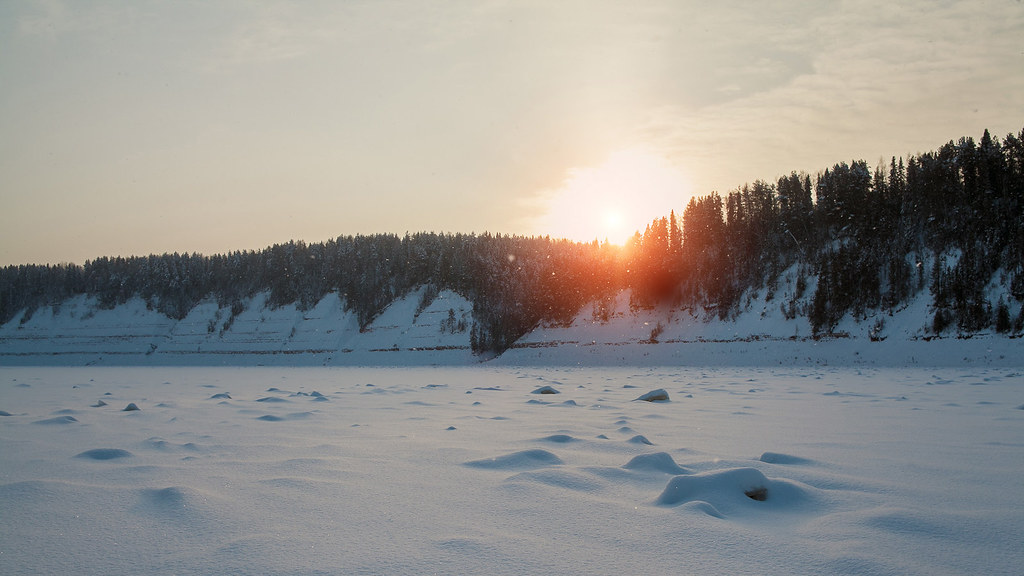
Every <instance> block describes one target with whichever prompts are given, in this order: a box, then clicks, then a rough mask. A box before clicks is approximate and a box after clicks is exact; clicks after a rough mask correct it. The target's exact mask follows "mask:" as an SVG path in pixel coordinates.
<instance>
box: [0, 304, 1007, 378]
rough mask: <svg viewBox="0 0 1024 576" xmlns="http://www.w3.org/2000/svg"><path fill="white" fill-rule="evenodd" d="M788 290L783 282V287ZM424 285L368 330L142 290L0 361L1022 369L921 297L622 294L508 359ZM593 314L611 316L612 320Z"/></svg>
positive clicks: (50, 329) (94, 307)
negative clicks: (176, 312)
mask: <svg viewBox="0 0 1024 576" xmlns="http://www.w3.org/2000/svg"><path fill="white" fill-rule="evenodd" d="M791 288H792V287H791V286H788V285H786V284H783V286H782V288H781V290H782V292H783V294H784V293H785V291H786V290H787V289H791ZM424 292H425V290H424V289H422V288H421V289H419V290H416V291H414V292H413V293H411V294H410V295H408V296H406V297H404V298H401V299H399V300H397V301H395V302H394V303H392V304H391V305H390V306H389V307H388V308H387V309H385V311H384V312H383V313H382V314H380V315H379V316H378V317H377V318H376V319H375V320H374V321H373V322H372V323H371V324H370V325H369V326H367V327H366V328H364V329H360V328H359V325H358V322H357V321H356V319H355V317H354V315H353V314H352V313H351V312H346V311H345V310H344V306H342V304H341V299H340V298H339V297H338V296H337V295H336V294H330V295H328V296H326V297H324V298H323V299H322V300H321V301H320V302H319V303H317V304H316V305H315V306H313V307H312V308H310V309H309V310H305V311H302V310H299V309H298V308H296V306H295V305H293V304H292V305H287V306H282V307H278V308H273V307H271V306H269V305H268V304H267V295H266V294H260V295H257V296H256V297H254V298H252V299H250V300H248V301H247V303H246V305H245V306H244V308H243V309H242V310H240V311H239V312H238V313H237V314H235V315H232V310H231V309H230V308H224V307H219V306H218V305H217V304H216V303H215V302H212V301H208V302H204V303H202V304H200V305H198V306H196V307H195V308H194V309H193V310H191V311H190V312H189V313H188V314H187V315H186V316H185V317H184V318H183V319H181V320H173V319H170V318H168V317H167V316H165V315H163V314H161V313H159V312H156V311H154V310H149V309H147V308H146V305H145V303H144V302H142V301H141V300H139V299H133V300H130V301H128V302H126V303H124V304H121V305H118V306H116V307H114V308H113V309H106V310H105V309H100V308H99V306H98V303H97V302H96V301H95V300H90V299H89V298H86V297H82V296H80V297H76V298H73V299H71V300H69V301H67V302H65V303H63V304H62V305H61V306H59V307H54V308H47V309H45V310H40V311H38V312H37V313H36V314H34V315H33V316H32V317H31V318H30V319H28V320H27V321H26V322H24V323H22V322H21V319H20V318H14V319H12V320H11V321H10V322H8V323H7V324H5V325H3V326H2V327H0V364H2V365H38V364H44V365H72V366H73V365H79V366H81V365H186V366H191V365H196V366H210V365H229V366H252V365H274V366H365V365H389V366H427V365H447V366H468V365H475V364H479V363H481V362H484V363H490V364H495V365H570V366H571V365H592V366H645V365H695V366H709V365H749V366H771V365H787V366H788V365H804V366H808V365H810V366H814V365H833V366H856V365H875V366H915V365H920V366H970V365H976V366H1019V365H1021V364H1024V339H1021V338H1016V337H1008V336H1002V335H998V334H994V333H988V332H986V333H978V334H973V335H971V337H969V338H967V337H956V336H950V337H945V338H934V337H932V336H930V335H929V330H930V328H929V326H930V318H931V315H932V314H931V311H930V310H929V305H928V303H927V298H926V297H920V298H917V299H916V300H914V301H913V302H911V303H909V304H908V305H907V306H906V307H904V308H903V309H902V310H900V311H898V312H896V313H894V314H892V315H891V316H890V315H889V314H888V313H884V314H878V315H876V316H873V317H869V318H865V319H862V320H860V321H857V320H855V319H853V318H847V319H846V320H845V321H844V322H842V323H841V324H840V326H839V328H840V330H838V331H837V332H836V333H835V334H833V335H832V336H830V337H827V338H822V337H817V338H815V337H813V336H812V329H811V326H810V324H809V322H808V320H807V319H806V318H786V315H785V314H784V313H783V310H782V306H781V305H780V304H779V302H778V300H779V299H778V298H773V299H772V300H766V293H765V292H764V291H761V292H760V293H758V294H751V295H750V298H749V302H748V304H747V309H746V311H745V312H743V313H741V314H739V315H738V316H737V317H736V318H734V319H731V320H722V319H720V318H719V317H718V316H717V315H716V314H714V313H713V312H714V311H711V312H712V313H710V314H709V313H708V312H703V313H698V312H695V311H693V310H683V309H678V308H672V307H668V306H665V307H658V308H648V309H641V308H637V307H635V306H633V305H631V295H630V293H629V292H628V291H623V292H621V293H619V294H618V295H617V297H616V298H615V299H614V301H613V302H612V303H611V307H610V308H606V306H607V303H603V302H597V301H595V302H591V303H590V304H588V305H587V306H584V307H583V309H582V310H581V311H580V312H579V313H578V314H577V316H576V317H575V318H573V319H572V320H571V321H569V322H561V323H557V324H545V325H542V326H538V327H537V328H535V329H534V330H531V331H530V332H529V333H527V334H526V335H524V336H523V337H522V338H520V339H518V340H517V341H516V342H514V343H513V344H512V345H511V346H510V347H509V349H508V350H506V351H505V352H504V353H503V354H501V355H500V356H497V357H495V356H493V355H476V354H473V352H472V350H471V347H470V334H469V330H468V328H467V325H468V324H469V323H471V322H472V305H471V304H470V303H469V301H467V300H466V299H465V298H462V297H460V296H458V295H457V294H454V293H452V292H448V291H444V292H441V293H439V294H437V295H436V297H435V298H434V299H433V300H431V301H429V302H424V299H423V295H424ZM598 312H607V313H608V314H607V316H608V317H607V319H604V318H599V317H598V316H599V314H598Z"/></svg>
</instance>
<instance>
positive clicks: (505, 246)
mask: <svg viewBox="0 0 1024 576" xmlns="http://www.w3.org/2000/svg"><path fill="white" fill-rule="evenodd" d="M787 270H795V271H796V274H797V276H798V278H797V279H796V291H795V292H794V293H791V294H789V295H788V296H787V297H786V298H783V297H781V295H780V297H779V298H778V300H777V301H778V304H779V306H780V307H781V308H782V310H783V311H784V312H785V313H786V315H787V316H788V317H790V318H795V317H797V316H806V317H807V318H808V319H809V320H810V323H811V326H812V328H813V330H814V332H815V334H816V335H827V334H830V333H832V331H833V329H834V328H835V326H836V325H837V324H838V322H839V320H840V319H841V318H843V317H844V316H845V315H847V314H852V315H853V316H855V317H864V316H866V315H867V313H868V312H869V311H871V310H890V311H895V310H897V309H899V307H901V306H903V305H905V304H906V303H907V302H908V301H909V300H910V298H911V297H913V296H916V295H917V294H919V293H920V292H921V291H923V290H929V291H930V295H931V299H932V304H933V310H934V318H933V322H932V326H931V329H932V330H933V332H934V333H936V334H942V333H943V332H946V331H948V330H952V329H954V327H955V329H956V330H958V331H959V332H960V333H975V332H977V331H980V330H985V329H995V330H997V331H999V332H1012V333H1015V334H1019V333H1021V332H1022V329H1024V316H1022V314H1021V312H1019V311H1018V312H1017V313H1016V314H1015V315H1011V313H1010V311H1011V309H1017V310H1020V309H1021V306H1020V303H1021V301H1024V130H1022V131H1021V133H1020V134H1019V135H1014V134H1009V135H1007V136H1006V137H1005V138H1004V139H1003V140H1002V141H1000V140H999V139H998V138H996V137H993V136H991V135H990V134H989V132H988V131H985V133H984V134H983V136H982V137H981V140H980V141H979V142H975V141H974V140H973V139H972V138H969V137H964V138H960V139H959V140H956V141H950V142H948V143H947V144H945V145H943V146H942V147H940V148H939V149H938V150H937V151H934V152H928V153H923V154H918V155H916V156H911V157H909V158H907V159H906V161H904V159H903V158H895V157H894V158H892V159H891V160H890V161H888V162H885V163H879V165H877V166H875V167H874V168H873V169H872V168H870V167H869V166H868V165H867V163H866V162H864V161H863V160H855V161H853V162H851V163H849V164H848V163H846V162H841V163H838V164H835V165H834V166H832V167H830V168H828V169H826V170H823V171H822V172H820V173H818V174H816V175H814V176H813V177H812V176H811V175H809V174H802V173H796V172H793V173H791V174H789V175H786V176H783V177H781V178H779V179H778V180H777V181H775V182H767V181H762V180H758V181H756V182H754V183H753V184H745V185H743V186H741V187H739V188H737V189H735V190H733V191H731V192H729V193H727V194H726V195H725V196H724V197H723V196H722V195H720V194H718V193H711V194H708V195H705V196H701V197H695V198H693V199H691V200H690V201H689V203H688V204H687V205H686V206H685V207H684V209H683V212H682V215H681V216H678V215H677V214H676V213H675V212H674V211H673V212H672V213H670V214H669V215H667V216H664V217H661V218H657V219H655V220H654V221H653V222H652V223H651V224H650V225H648V226H647V227H646V229H645V230H644V231H643V232H642V233H641V232H637V233H636V234H635V235H634V237H633V238H632V239H631V240H630V241H629V242H628V243H627V245H626V246H624V247H617V246H613V245H610V244H608V243H603V244H601V243H598V242H596V241H595V242H591V243H579V242H570V241H567V240H556V239H551V238H548V237H522V236H507V235H491V234H481V235H476V234H438V233H418V234H406V235H405V236H402V237H400V236H397V235H394V234H377V235H365V236H364V235H359V236H341V237H338V238H336V239H333V240H329V241H326V242H321V243H312V244H306V243H304V242H300V241H293V242H288V243H285V244H276V245H274V246H270V247H268V248H265V249H263V250H256V251H239V252H232V253H229V254H219V255H207V256H204V255H199V254H177V253H176V254H163V255H150V256H137V257H128V258H124V257H116V258H108V257H103V258H97V259H95V260H91V261H87V262H86V263H85V264H83V265H75V264H60V265H32V264H26V265H19V266H7V267H4V268H2V269H0V323H7V322H9V321H11V320H12V319H13V318H14V317H15V316H16V315H17V314H19V313H21V312H22V311H24V314H23V315H22V321H23V322H24V321H27V320H28V319H29V318H30V317H31V315H32V314H33V313H34V312H35V311H36V310H38V309H39V308H40V307H43V306H60V304H61V303H62V302H64V301H65V300H67V299H68V298H71V297H73V296H76V295H87V296H90V297H94V298H95V299H96V301H97V302H98V305H99V306H100V307H102V308H112V307H114V306H116V305H118V304H121V303H124V302H126V301H127V300H129V299H131V298H136V297H137V298H141V299H143V300H144V301H145V302H146V303H147V305H148V306H150V307H151V308H153V309H155V310H158V311H160V312H161V313H163V314H166V315H167V316H169V317H171V318H176V319H181V318H184V317H185V315H187V314H188V312H189V311H190V310H191V309H192V308H193V307H195V306H196V305H197V304H198V303H200V302H201V301H204V300H206V299H214V300H216V301H217V302H218V303H219V304H220V305H221V306H223V307H229V308H231V310H232V313H233V314H235V315H237V314H238V313H239V312H241V310H243V309H244V302H245V300H246V299H247V298H251V297H253V296H255V295H256V294H258V293H267V294H268V295H269V296H268V302H269V304H270V305H271V306H283V305H287V304H295V305H296V306H298V307H299V308H300V309H308V308H310V307H312V306H314V305H315V304H316V303H317V302H319V301H320V300H321V299H322V298H324V297H325V296H327V295H329V294H332V293H336V294H337V295H338V297H340V298H341V300H342V302H343V304H344V306H345V308H346V310H348V311H351V312H352V313H354V314H355V316H356V318H357V320H358V322H359V324H360V326H361V327H363V328H365V327H367V326H369V324H370V323H371V322H372V321H373V319H374V318H375V317H376V316H377V315H378V314H379V313H380V312H382V311H383V310H384V309H385V308H386V307H387V306H388V305H389V304H391V303H392V302H394V301H395V300H396V299H398V298H401V297H403V296H406V295H408V294H409V293H410V292H412V291H413V290H415V289H417V288H419V287H423V286H427V287H429V290H427V292H426V293H427V294H436V293H437V291H439V290H452V291H454V292H456V293H459V294H461V295H463V296H465V297H466V298H467V299H468V300H470V301H471V302H472V303H473V322H472V325H471V327H470V328H469V329H470V340H471V343H472V346H473V348H474V350H475V351H477V352H501V351H503V350H505V349H506V348H508V347H509V346H510V345H511V344H512V343H513V342H514V341H515V340H516V339H518V338H519V337H520V336H522V335H523V334H525V333H526V332H528V331H530V330H532V329H533V328H535V327H536V326H537V325H538V324H539V323H541V322H554V323H559V322H567V321H569V320H571V319H572V318H573V317H575V316H576V314H578V313H579V311H580V310H581V309H582V307H583V306H584V305H586V304H587V303H590V302H597V303H598V304H597V305H595V314H596V315H598V316H600V314H597V311H598V310H600V309H601V308H602V307H601V303H602V302H607V301H608V300H609V299H610V298H611V296H613V295H614V294H617V293H618V292H620V291H621V290H623V289H625V288H630V289H631V295H632V304H633V305H634V306H638V307H651V306H657V305H662V304H668V305H672V306H676V307H684V308H689V309H691V310H704V311H707V312H708V313H712V314H717V315H718V316H719V317H721V318H723V319H727V318H729V317H731V316H734V315H736V314H738V313H740V312H742V311H743V309H744V295H749V294H750V293H751V292H752V291H755V290H762V289H763V290H767V291H768V292H767V294H769V295H770V296H771V295H774V292H775V291H776V290H777V288H778V283H779V281H780V277H781V275H782V274H783V273H784V272H785V271H787ZM992 286H996V287H998V288H997V289H995V290H992V289H991V287H992ZM808 290H813V292H812V293H809V292H807V291H808ZM769 299H771V298H769ZM1011 300H1012V301H1015V302H1016V304H1015V305H1014V304H1013V302H1012V301H1011ZM599 319H607V309H606V308H605V316H604V318H599Z"/></svg>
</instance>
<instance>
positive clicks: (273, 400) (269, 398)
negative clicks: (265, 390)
mask: <svg viewBox="0 0 1024 576" xmlns="http://www.w3.org/2000/svg"><path fill="white" fill-rule="evenodd" d="M256 401H257V402H266V403H267V404H274V403H278V402H287V401H288V400H286V399H284V398H278V397H277V396H264V397H263V398H257V399H256Z"/></svg>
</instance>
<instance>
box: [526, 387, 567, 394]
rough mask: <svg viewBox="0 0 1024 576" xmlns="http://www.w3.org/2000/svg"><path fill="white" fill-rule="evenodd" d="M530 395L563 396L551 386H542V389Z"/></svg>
mask: <svg viewBox="0 0 1024 576" xmlns="http://www.w3.org/2000/svg"><path fill="white" fill-rule="evenodd" d="M530 394H561V392H559V391H558V390H555V389H554V388H552V387H551V386H541V387H540V388H537V389H536V390H534V391H533V392H530Z"/></svg>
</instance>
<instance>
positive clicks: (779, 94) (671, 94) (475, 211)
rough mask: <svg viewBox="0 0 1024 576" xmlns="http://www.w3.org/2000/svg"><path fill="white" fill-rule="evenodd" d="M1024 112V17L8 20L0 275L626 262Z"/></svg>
mask: <svg viewBox="0 0 1024 576" xmlns="http://www.w3.org/2000/svg"><path fill="white" fill-rule="evenodd" d="M1022 112H1024V3H1022V2H1021V1H1020V0H987V1H986V0H955V1H945V0H910V1H906V2H893V1H892V0H878V1H875V0H863V1H861V0H851V1H836V2H830V1H828V2H823V1H819V0H815V1H808V2H801V1H785V2H782V1H772V0H768V1H759V2H733V1H730V0H720V1H718V2H710V3H709V2H705V1H689V0H674V1H656V0H651V1H645V2H633V1H629V2H626V1H621V2H611V1H600V0H588V1H586V2H582V1H572V0H567V1H559V2H548V1H546V0H544V1H537V2H532V1H487V0H482V1H473V2H471V1H457V2H455V1H453V2H431V1H406V0H391V1H389V0H372V1H341V0H338V1H325V2H318V1H314V0H310V1H303V2H293V1H266V2H257V1H248V0H245V1H243V0H238V1H233V0H218V1H216V2H203V1H181V2H146V1H140V0H133V1H91V0H81V1H70V0H69V1H66V2H62V1H60V0H37V1H31V0H25V1H21V0H0V265H11V264H26V263H38V264H45V263H49V264H56V263H61V262H72V263H83V262H84V261H86V260H89V259H93V258H96V257H100V256H130V255H146V254H151V253H155V254H162V253H165V252H189V253H191V252H200V253H204V254H214V253H225V252H229V251H234V250H257V249H262V248H264V247H266V246H269V245H271V244H275V243H282V242H287V241H289V240H303V241H306V242H320V241H324V240H328V239H330V238H335V237H337V236H341V235H349V234H373V233H396V234H400V235H401V234H404V233H406V232H419V231H427V232H430V231H433V232H452V233H454V232H463V233H470V232H475V233H482V232H485V231H486V232H491V233H496V234H520V235H550V236H552V237H569V238H571V239H574V240H582V241H589V240H594V239H597V240H602V241H603V240H605V239H608V240H610V241H612V242H622V241H623V240H624V239H625V238H627V237H628V236H629V234H631V233H632V232H633V231H635V230H638V229H640V230H642V229H643V227H644V226H645V225H646V224H647V223H648V222H650V221H651V220H653V219H655V218H659V217H662V216H666V215H668V213H669V211H670V210H675V211H676V212H677V213H681V212H682V211H683V209H684V207H685V205H686V203H687V201H688V200H689V198H690V197H691V196H694V195H704V194H708V193H711V192H713V191H718V192H720V193H723V194H724V193H727V192H728V191H730V190H733V189H736V188H737V187H739V186H741V185H743V184H744V183H748V182H753V181H754V180H757V179H764V180H768V181H774V180H776V179H777V178H778V177H780V176H782V175H786V174H789V173H790V172H792V171H794V170H795V171H806V172H808V173H811V174H812V175H813V174H815V173H817V172H818V171H820V170H823V169H824V168H827V167H829V166H832V165H833V164H835V163H837V162H840V161H847V162H848V161H851V160H854V159H864V160H866V161H867V162H868V164H869V165H871V166H874V165H876V164H877V163H878V162H880V161H888V159H889V158H891V157H892V156H902V157H906V156H908V155H910V154H917V153H921V152H927V151H930V150H934V149H936V148H938V147H939V146H941V145H942V144H943V143H945V142H947V141H949V140H951V139H956V138H959V137H961V136H971V137H974V138H975V139H979V138H980V136H981V134H982V132H983V131H984V130H985V129H989V130H990V131H991V132H992V134H993V135H995V136H997V137H1000V138H1002V137H1003V136H1005V135H1006V134H1007V133H1011V132H1012V133H1015V134H1017V133H1019V132H1020V131H1021V130H1022V128H1024V113H1022Z"/></svg>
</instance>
